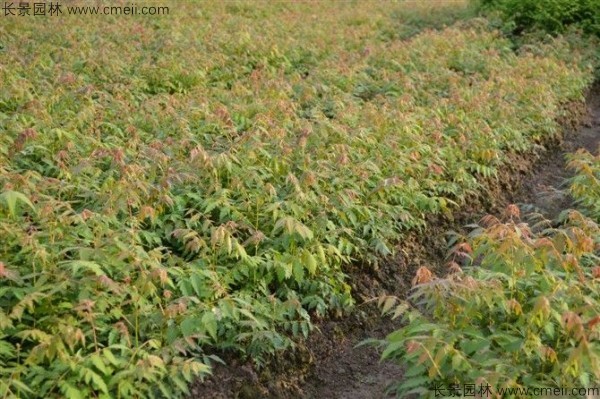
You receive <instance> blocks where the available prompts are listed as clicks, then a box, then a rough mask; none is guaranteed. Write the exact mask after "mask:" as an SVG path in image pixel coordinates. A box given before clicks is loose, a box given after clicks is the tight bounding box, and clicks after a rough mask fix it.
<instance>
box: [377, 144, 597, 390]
mask: <svg viewBox="0 0 600 399" xmlns="http://www.w3.org/2000/svg"><path fill="white" fill-rule="evenodd" d="M571 165H572V166H573V167H575V168H576V169H577V170H578V172H579V174H578V175H577V176H576V177H575V178H573V179H572V182H571V183H572V186H571V191H572V193H573V194H574V195H575V196H576V197H577V198H579V200H580V202H581V204H582V205H584V206H590V207H591V209H590V210H591V212H592V215H593V216H594V218H595V219H589V218H587V217H586V216H584V215H582V214H581V213H579V212H577V211H570V212H568V213H567V214H566V220H565V221H564V224H563V225H562V227H561V228H557V229H548V228H545V227H544V226H548V224H547V223H546V222H542V223H537V224H535V225H533V226H529V225H528V224H526V223H520V222H518V221H516V220H518V212H517V211H518V210H517V209H516V207H514V206H512V208H509V209H508V211H509V212H507V217H508V219H509V220H508V221H507V222H505V223H501V222H500V221H498V220H497V219H495V218H493V217H488V218H486V219H484V223H485V225H486V227H478V228H476V229H475V230H474V231H473V232H472V233H471V234H470V236H469V237H468V239H467V241H466V242H463V243H459V244H457V245H455V246H454V247H453V249H452V251H451V254H452V259H454V260H456V259H465V258H467V259H469V261H468V262H467V265H463V267H462V268H461V266H459V265H458V264H457V263H455V262H454V261H452V262H451V263H450V272H451V274H450V275H449V276H448V277H446V278H443V279H436V278H434V276H432V275H431V273H425V272H424V271H422V270H421V271H420V273H419V274H418V275H417V277H416V278H415V282H416V283H420V284H419V285H418V286H417V287H416V288H415V290H414V292H413V293H412V295H411V296H410V298H409V300H408V301H406V302H403V303H401V304H400V305H399V306H398V307H396V308H394V307H393V306H392V305H389V304H388V306H387V307H385V308H384V310H386V311H387V312H391V311H394V315H395V316H396V317H398V316H400V315H402V317H403V318H404V320H405V322H406V325H405V327H403V328H401V329H399V330H398V331H395V332H393V333H392V334H390V335H389V336H388V337H387V338H386V340H385V341H384V342H383V343H382V344H383V347H384V348H385V349H384V352H383V358H384V359H391V360H394V361H396V362H399V363H401V364H405V365H407V366H408V367H407V369H408V370H409V372H407V373H406V374H405V376H404V377H405V378H404V381H402V382H401V383H399V384H398V385H397V386H396V389H397V393H398V394H399V395H400V396H402V395H406V394H408V393H419V394H421V395H422V396H423V397H427V395H429V396H433V395H434V393H433V391H429V390H428V389H427V388H426V387H427V386H428V384H431V383H434V384H435V383H437V384H442V386H445V387H448V386H450V385H451V384H472V383H476V384H483V385H489V386H491V387H492V388H493V389H494V392H493V395H494V397H512V396H510V395H506V394H505V395H504V396H501V395H500V393H499V391H498V389H500V388H535V387H545V388H548V387H572V386H579V387H597V385H596V383H597V382H598V381H600V345H599V342H600V311H599V310H600V266H599V264H600V263H599V261H600V256H599V254H600V253H599V251H598V248H599V245H600V226H598V224H597V223H598V221H599V219H598V217H599V216H600V214H599V213H598V203H600V191H598V182H597V180H594V179H596V178H597V175H596V176H594V173H597V172H598V166H599V165H600V162H599V161H598V158H594V157H592V156H591V155H589V154H584V153H578V154H576V155H574V156H573V157H572V161H571ZM592 170H593V171H592ZM588 184H589V185H588ZM390 303H392V302H390Z"/></svg>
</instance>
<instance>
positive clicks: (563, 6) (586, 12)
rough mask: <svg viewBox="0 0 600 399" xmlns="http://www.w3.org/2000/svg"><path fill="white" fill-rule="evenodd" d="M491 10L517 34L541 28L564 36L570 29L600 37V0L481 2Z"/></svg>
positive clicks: (504, 0)
mask: <svg viewBox="0 0 600 399" xmlns="http://www.w3.org/2000/svg"><path fill="white" fill-rule="evenodd" d="M479 2H480V4H481V5H482V7H483V8H484V9H485V10H487V11H496V12H498V13H499V14H500V16H501V18H502V19H503V20H504V22H505V24H506V28H507V29H508V30H510V31H512V32H513V33H517V34H518V33H521V32H523V31H525V30H532V29H541V30H544V31H546V32H549V33H564V32H565V31H566V29H567V27H569V26H577V27H578V28H580V29H582V30H583V31H585V32H587V33H590V34H594V35H598V36H600V1H599V0H479Z"/></svg>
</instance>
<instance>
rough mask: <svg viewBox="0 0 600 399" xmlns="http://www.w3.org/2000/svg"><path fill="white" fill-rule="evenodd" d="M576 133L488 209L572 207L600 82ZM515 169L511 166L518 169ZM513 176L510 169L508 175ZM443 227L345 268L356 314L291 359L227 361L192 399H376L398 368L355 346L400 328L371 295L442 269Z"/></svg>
mask: <svg viewBox="0 0 600 399" xmlns="http://www.w3.org/2000/svg"><path fill="white" fill-rule="evenodd" d="M580 122H582V123H581V124H580V125H579V126H578V127H577V128H576V129H575V128H571V129H569V128H565V133H564V137H563V140H562V141H561V143H560V144H559V145H556V146H555V147H554V148H552V149H550V150H547V151H545V152H544V153H543V154H542V155H541V157H540V159H539V160H538V161H537V162H536V163H535V166H534V167H533V168H531V167H522V168H521V170H520V173H521V175H518V174H519V173H517V175H518V176H511V178H513V179H515V180H514V181H513V182H512V183H508V184H504V185H502V187H500V188H499V192H498V194H499V196H500V197H501V198H497V199H495V203H494V205H492V206H491V207H489V206H488V207H487V208H488V209H487V212H492V213H495V212H499V211H500V209H503V208H504V206H506V205H507V204H509V203H516V204H519V205H520V206H521V209H522V210H525V211H528V212H537V213H541V214H543V215H544V216H545V217H546V218H548V219H554V218H555V217H556V216H558V214H559V213H560V212H561V211H562V210H564V209H568V208H569V207H571V206H572V205H573V200H572V198H571V197H570V196H569V195H568V194H567V193H566V190H565V187H566V186H565V180H566V179H568V178H569V177H570V176H571V175H572V173H571V172H570V171H569V170H568V169H567V167H566V166H567V165H566V160H565V156H566V154H568V153H572V152H575V151H577V150H578V149H580V148H584V149H586V150H588V151H590V152H594V153H595V152H596V151H597V149H598V145H599V143H600V85H595V86H594V87H593V88H592V89H591V90H590V93H589V94H588V96H587V115H584V116H583V121H580ZM518 169H519V168H516V170H518ZM513 172H514V170H513ZM485 208H486V206H483V207H482V206H481V204H477V205H473V206H472V207H471V209H465V210H463V211H461V214H460V215H458V217H457V220H456V221H455V222H454V223H453V224H455V225H458V227H460V225H461V223H462V224H463V225H464V224H467V223H474V222H477V221H478V220H479V218H480V217H481V216H483V214H484V213H482V212H485V211H486V209H485ZM447 227H448V226H439V228H435V227H434V228H432V229H430V230H431V233H432V234H429V235H428V236H427V237H420V238H418V239H416V240H414V241H413V240H408V241H407V242H404V243H402V245H401V246H400V250H399V251H398V254H397V255H396V256H395V257H394V258H393V259H391V260H389V261H387V262H385V264H384V265H382V266H381V267H380V268H378V269H372V268H368V267H366V266H365V267H364V268H361V266H360V265H355V266H352V267H351V270H349V271H348V274H349V275H350V279H351V280H352V281H351V284H352V287H353V289H354V292H355V297H357V303H359V304H360V303H362V305H358V306H357V309H356V311H355V312H353V314H351V315H350V316H347V317H344V318H340V319H337V320H336V319H333V320H327V321H322V322H320V323H317V328H316V331H313V332H312V333H311V335H310V337H309V339H308V340H307V341H306V342H303V343H301V344H300V345H299V347H298V349H297V350H296V351H295V352H294V353H292V354H289V355H286V356H284V357H282V358H281V359H276V360H275V361H274V363H273V364H272V365H271V366H270V367H268V368H267V369H266V370H262V371H260V372H259V371H256V370H255V369H254V367H253V366H252V365H251V364H250V363H244V364H242V363H238V362H237V361H236V360H235V359H231V361H232V363H229V364H228V365H227V366H219V367H217V368H216V369H215V373H214V375H213V376H212V377H211V378H210V379H209V380H208V381H206V382H204V383H201V384H196V385H194V386H193V387H192V395H191V398H218V399H221V398H264V397H270V398H302V399H381V398H390V397H394V395H393V394H389V393H386V390H387V388H388V387H389V385H390V384H392V383H394V382H395V381H398V380H400V379H401V378H402V374H403V369H402V367H400V366H398V365H395V364H393V363H389V362H385V363H382V362H380V360H379V359H380V354H379V353H378V351H377V350H376V349H375V348H374V347H372V346H362V347H358V348H357V347H356V345H357V344H358V343H360V342H361V341H363V340H364V339H367V338H383V337H385V336H386V335H387V334H389V333H390V332H392V331H393V330H394V329H396V328H398V327H399V322H398V321H392V320H390V319H388V318H381V317H379V316H378V310H377V307H376V305H375V303H374V302H373V301H372V298H374V297H377V296H380V295H396V296H400V297H402V296H404V295H406V293H407V292H408V291H409V290H410V281H411V279H412V276H413V273H414V271H415V270H416V268H417V267H419V266H421V265H427V266H429V267H431V268H433V269H437V270H440V271H441V270H443V264H444V254H445V241H444V233H445V231H446V228H447Z"/></svg>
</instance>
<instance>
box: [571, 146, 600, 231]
mask: <svg viewBox="0 0 600 399" xmlns="http://www.w3.org/2000/svg"><path fill="white" fill-rule="evenodd" d="M569 167H570V168H571V169H573V170H574V171H575V176H574V177H573V178H571V180H570V183H571V184H570V187H569V188H570V192H571V195H572V196H573V198H575V200H576V201H577V202H578V203H579V204H580V205H581V206H582V207H583V208H584V209H585V210H586V211H587V212H588V214H589V215H590V216H591V217H593V218H595V219H596V220H600V201H599V199H600V155H596V156H594V155H592V154H590V153H589V152H587V151H585V150H580V151H578V152H577V153H575V154H572V155H571V156H570V157H569Z"/></svg>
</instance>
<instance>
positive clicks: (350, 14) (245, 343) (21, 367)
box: [0, 2, 590, 398]
mask: <svg viewBox="0 0 600 399" xmlns="http://www.w3.org/2000/svg"><path fill="white" fill-rule="evenodd" d="M327 4H328V5H325V4H323V5H320V6H319V9H318V10H315V9H314V8H313V6H312V5H310V4H309V3H300V4H296V3H289V4H288V3H272V4H267V3H264V4H261V5H257V6H252V7H247V6H243V5H242V4H232V3H229V2H212V3H207V4H203V6H202V7H197V5H195V4H192V3H189V2H180V3H178V4H177V7H172V11H173V12H172V14H170V15H169V16H168V17H161V18H157V17H154V18H143V17H139V18H137V17H136V18H135V20H134V19H128V18H122V17H121V18H119V17H111V16H104V17H101V18H100V17H99V18H95V19H86V18H77V17H68V16H63V17H61V18H64V20H61V22H64V23H60V24H57V23H55V22H54V21H51V20H50V19H37V18H27V17H23V18H21V17H18V18H17V17H15V18H4V19H3V22H2V24H1V25H0V43H2V57H1V58H0V82H1V83H0V85H1V86H0V87H1V90H0V130H1V131H2V134H1V135H0V240H1V243H2V245H1V247H0V262H2V263H1V265H2V266H1V268H0V271H1V272H0V273H1V276H0V277H1V278H0V292H1V293H2V294H1V295H0V303H1V304H2V306H1V309H2V312H1V313H0V336H1V341H0V342H1V344H0V395H2V396H20V397H73V398H76V397H81V396H83V397H93V396H98V397H115V396H116V397H118V396H120V397H148V396H150V397H151V396H159V395H164V396H177V395H180V394H181V393H182V392H185V388H186V382H187V381H189V380H191V378H193V377H194V376H197V375H200V376H201V375H204V374H205V373H206V372H208V366H209V364H210V361H211V358H210V357H209V356H208V354H210V353H215V352H216V351H217V350H229V351H237V352H238V353H240V354H242V355H246V356H248V357H251V358H252V359H253V360H254V361H256V362H257V363H258V364H261V362H262V361H263V360H264V357H265V356H267V355H269V354H273V353H275V351H276V350H279V349H283V348H288V347H290V346H291V345H292V344H293V343H292V341H291V339H290V337H291V336H293V335H295V334H296V335H297V334H303V335H306V334H308V333H309V330H310V328H311V323H310V320H311V317H318V316H323V315H324V314H325V313H327V312H342V311H346V310H348V309H350V308H351V306H352V299H351V296H350V292H349V285H348V284H347V282H346V280H345V276H344V273H343V269H342V265H343V264H345V263H348V262H352V261H355V260H362V261H365V262H376V261H377V259H378V258H379V257H380V256H382V255H387V254H389V253H390V252H391V248H393V247H392V245H393V243H394V242H396V241H398V240H399V239H400V238H401V237H402V234H403V233H405V232H406V231H408V230H410V229H419V228H422V227H424V226H425V220H426V217H427V216H428V215H431V214H435V213H441V212H447V213H450V212H451V211H452V209H453V207H454V206H455V204H460V203H464V202H465V201H466V199H467V198H469V196H472V195H474V194H476V193H478V192H480V191H481V180H482V179H493V178H494V176H495V175H496V173H497V170H498V167H500V166H501V165H503V164H504V163H506V162H507V160H508V159H509V157H508V154H510V153H511V152H517V151H528V150H531V149H532V148H534V147H535V145H536V143H539V142H542V141H544V140H545V139H546V138H548V137H551V136H553V135H555V134H557V132H558V129H557V126H556V122H555V120H556V118H557V117H558V116H559V115H560V112H561V111H560V110H561V104H562V103H564V102H568V101H579V100H581V98H582V90H583V89H584V87H585V86H586V85H587V84H588V81H589V79H590V74H589V71H588V70H587V69H585V68H584V67H583V66H582V65H581V64H580V63H579V61H580V58H579V56H578V55H577V54H576V53H574V52H573V51H572V49H570V48H569V46H568V45H567V44H566V43H565V42H564V41H561V40H556V41H555V42H554V43H553V46H554V49H555V50H554V51H555V52H556V54H561V55H562V59H564V60H569V61H568V62H566V61H563V60H561V59H560V58H559V57H558V56H556V55H555V54H554V53H553V54H552V55H549V56H545V55H533V54H523V55H520V56H518V55H515V54H514V53H513V52H512V51H511V50H510V48H509V43H508V42H507V41H506V40H504V39H502V38H501V37H499V34H498V33H497V32H494V31H491V30H489V29H488V28H487V25H486V23H485V21H480V20H479V21H473V22H471V23H470V24H468V25H465V26H462V27H453V28H448V29H446V30H444V31H441V32H432V31H429V32H425V33H423V34H422V35H418V36H416V37H414V38H413V39H411V41H410V42H400V41H392V40H390V38H388V37H386V36H385V35H382V34H381V33H382V32H383V31H385V30H389V29H388V28H389V27H390V26H392V25H394V26H395V24H397V21H396V20H395V19H391V18H390V16H389V11H390V8H389V7H388V5H387V4H384V3H381V4H377V5H373V4H371V3H367V2H359V3H357V4H347V5H346V4H345V3H341V4H340V3H327ZM401 5H402V4H400V6H401ZM175 8H177V9H175ZM315 15H316V16H317V17H314V16H315ZM132 21H135V22H132ZM198 21H202V22H201V23H199V22H198ZM306 21H314V22H309V23H307V22H306ZM65 27H68V29H65ZM124 38H127V40H124ZM571 54H572V56H569V55H571ZM32 391H33V392H32Z"/></svg>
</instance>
